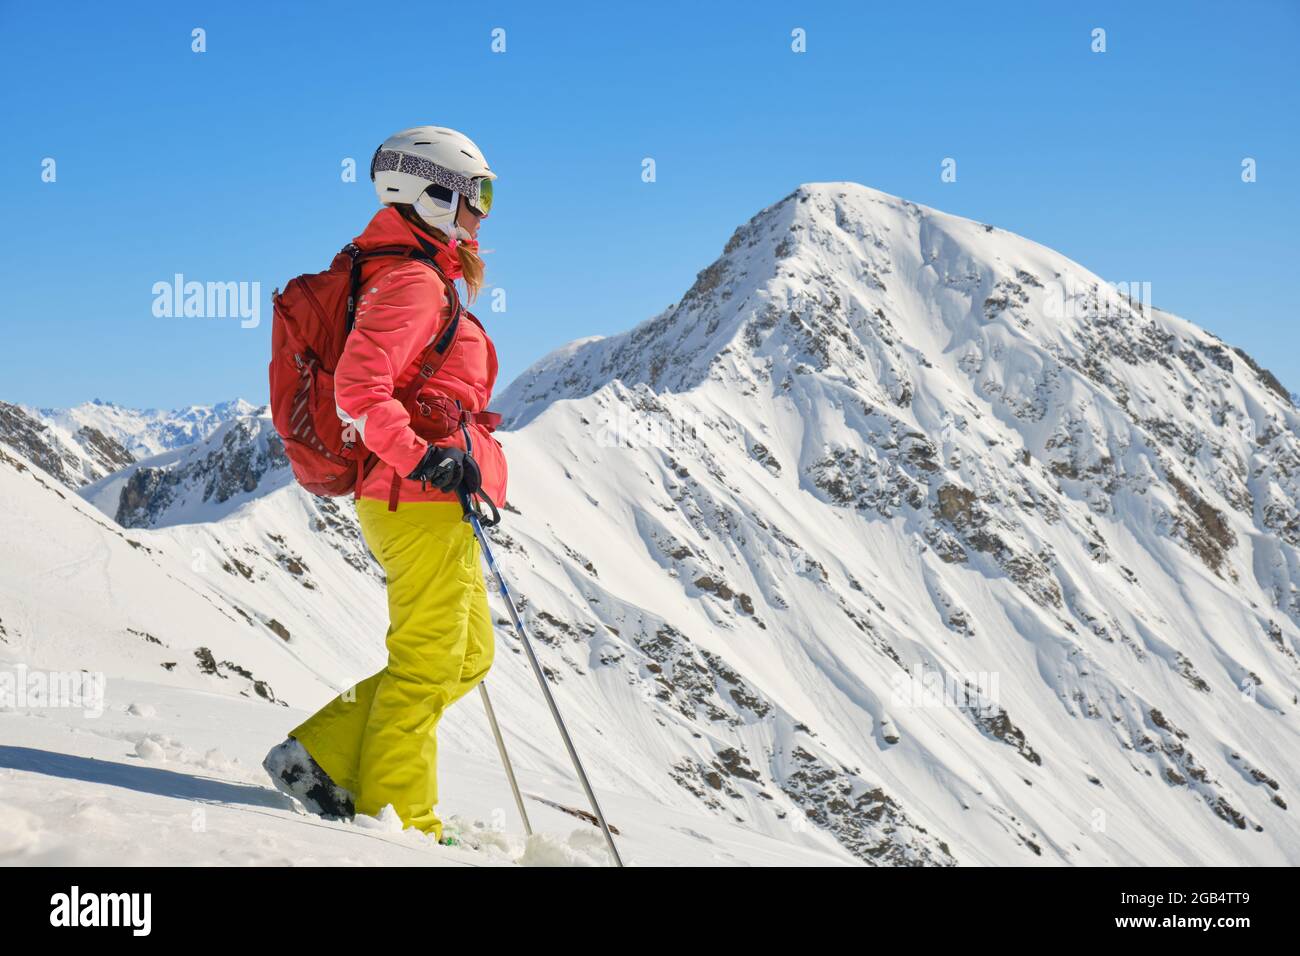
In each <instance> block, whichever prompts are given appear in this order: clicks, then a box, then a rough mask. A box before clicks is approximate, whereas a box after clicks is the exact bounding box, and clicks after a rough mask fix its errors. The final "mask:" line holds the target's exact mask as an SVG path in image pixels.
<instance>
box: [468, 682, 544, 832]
mask: <svg viewBox="0 0 1300 956" xmlns="http://www.w3.org/2000/svg"><path fill="white" fill-rule="evenodd" d="M478 689H479V693H480V694H481V695H482V697H483V709H484V710H486V711H487V717H488V723H489V724H491V725H492V736H493V737H495V738H496V739H497V753H499V754H501V763H502V765H503V766H504V767H505V768H506V779H507V780H509V781H510V789H511V790H512V791H513V792H514V795H515V806H516V807H518V808H519V817H520V819H522V820H523V821H524V835H525V836H532V835H533V827H532V824H530V823H529V822H528V811H527V810H525V809H524V798H523V796H522V795H521V794H520V793H519V784H518V783H517V782H516V781H515V769H514V767H512V766H510V757H509V755H508V754H507V753H506V742H505V738H504V737H502V736H501V727H500V726H499V725H498V724H497V715H496V711H494V710H493V709H492V698H491V697H489V696H488V691H487V682H486V681H479V685H478Z"/></svg>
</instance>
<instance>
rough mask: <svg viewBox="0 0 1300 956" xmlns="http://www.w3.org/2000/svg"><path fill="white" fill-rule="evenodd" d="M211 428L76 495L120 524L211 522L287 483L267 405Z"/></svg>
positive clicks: (281, 448) (288, 477)
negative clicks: (194, 439) (203, 435)
mask: <svg viewBox="0 0 1300 956" xmlns="http://www.w3.org/2000/svg"><path fill="white" fill-rule="evenodd" d="M240 406H241V407H246V408H248V409H251V410H252V413H251V414H241V415H238V416H236V417H233V418H230V419H228V420H227V421H225V422H223V423H222V424H221V425H219V426H218V427H217V428H216V430H215V431H213V432H212V433H211V434H210V435H208V437H207V438H205V439H203V440H202V441H199V442H195V443H194V444H191V445H184V446H182V447H180V448H176V449H173V450H170V451H165V452H162V453H161V454H158V455H154V456H153V457H150V458H146V459H144V460H143V461H140V462H136V463H135V464H133V465H130V466H129V467H126V468H123V469H122V470H120V471H117V472H114V473H113V474H112V475H109V476H108V477H106V478H103V479H100V480H99V481H97V482H95V483H93V484H91V485H88V486H86V487H85V488H83V489H82V490H81V494H82V497H84V498H85V499H86V500H87V501H89V502H91V503H92V504H94V505H95V506H96V507H97V508H99V509H100V510H101V511H103V512H104V513H105V514H107V515H109V516H110V517H112V518H113V519H114V520H115V521H117V523H118V524H120V525H122V526H123V527H127V528H143V527H160V526H164V525H175V524H188V523H195V522H201V521H216V520H219V519H220V518H223V517H225V516H227V515H230V514H232V513H233V512H235V511H236V510H237V509H239V508H240V507H241V506H243V505H245V504H247V503H248V502H250V501H253V500H256V499H258V498H260V497H262V496H264V495H266V494H268V493H270V492H271V491H274V490H276V489H277V488H282V487H284V486H286V485H287V484H289V483H291V482H292V480H293V475H292V473H291V471H290V468H289V460H288V458H287V457H286V456H285V452H284V445H283V443H282V442H281V440H280V437H279V435H277V434H276V432H275V427H274V426H273V424H272V422H271V413H270V409H269V408H268V407H266V406H263V407H261V408H254V407H253V406H251V405H248V403H246V402H244V403H240Z"/></svg>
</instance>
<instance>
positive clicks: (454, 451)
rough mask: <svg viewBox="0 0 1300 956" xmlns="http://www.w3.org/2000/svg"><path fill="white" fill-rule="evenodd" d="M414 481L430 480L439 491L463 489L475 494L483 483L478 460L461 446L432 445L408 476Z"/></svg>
mask: <svg viewBox="0 0 1300 956" xmlns="http://www.w3.org/2000/svg"><path fill="white" fill-rule="evenodd" d="M406 477H407V478H410V479H411V480H412V481H420V482H428V483H429V484H431V485H433V487H435V488H437V489H438V490H439V491H453V490H456V489H458V488H459V489H463V490H464V491H465V493H466V494H470V495H472V494H474V493H475V492H476V491H478V490H479V488H481V487H482V485H483V476H482V475H481V474H480V473H479V470H478V462H476V461H475V460H474V456H473V455H469V454H467V453H466V452H464V451H462V450H461V449H459V448H454V447H453V448H439V447H438V446H437V445H430V446H429V447H428V449H426V450H425V452H424V457H423V458H421V459H420V463H419V464H418V465H416V466H415V470H414V471H412V472H411V473H410V474H409V475H407V476H406Z"/></svg>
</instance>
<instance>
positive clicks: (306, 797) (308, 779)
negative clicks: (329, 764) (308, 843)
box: [262, 737, 356, 820]
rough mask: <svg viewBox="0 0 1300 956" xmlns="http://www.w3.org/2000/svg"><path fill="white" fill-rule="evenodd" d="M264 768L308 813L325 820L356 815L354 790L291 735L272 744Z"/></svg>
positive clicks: (349, 817) (283, 790)
mask: <svg viewBox="0 0 1300 956" xmlns="http://www.w3.org/2000/svg"><path fill="white" fill-rule="evenodd" d="M262 769H263V770H265V771H266V772H267V775H268V776H270V778H271V782H272V783H274V784H275V788H276V789H277V790H279V791H280V792H281V793H283V794H284V795H285V796H288V797H292V798H293V799H294V800H297V801H298V802H299V803H301V804H302V805H303V806H304V807H306V808H307V811H308V812H309V813H314V814H316V816H318V817H324V818H325V819H326V820H351V819H352V818H353V817H354V816H356V808H355V807H354V805H353V802H352V794H350V793H348V792H347V791H346V790H344V789H343V788H342V787H340V786H339V785H338V784H336V783H335V782H334V781H333V780H331V779H330V778H329V774H327V773H326V772H325V771H324V770H323V769H321V765H320V764H318V763H317V762H316V761H315V760H313V759H312V756H311V754H309V753H308V752H307V748H306V747H304V746H303V745H302V744H300V743H299V742H298V741H296V740H294V739H293V738H292V737H289V738H287V739H286V740H285V741H284V743H282V744H279V745H277V746H275V747H272V748H271V750H270V752H269V753H268V754H267V755H266V758H265V759H264V760H263V761H262Z"/></svg>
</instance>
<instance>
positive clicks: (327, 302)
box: [270, 243, 462, 497]
mask: <svg viewBox="0 0 1300 956" xmlns="http://www.w3.org/2000/svg"><path fill="white" fill-rule="evenodd" d="M385 256H386V257H392V258H395V259H415V260H416V261H419V262H423V263H424V264H425V265H427V266H429V267H430V268H432V269H433V270H434V271H435V272H437V273H438V275H439V276H440V277H441V278H442V280H443V285H444V286H446V288H447V289H448V290H449V291H448V294H449V295H450V296H451V302H452V309H451V319H450V321H449V322H448V323H447V328H446V330H445V331H444V332H443V333H442V334H441V335H439V336H436V337H435V338H434V341H433V342H431V343H430V344H429V346H428V347H427V348H426V349H425V350H424V352H422V353H421V354H420V356H419V359H418V361H419V362H420V374H418V375H416V376H415V377H414V378H413V379H412V380H411V383H410V385H408V386H407V387H406V388H405V389H403V390H402V392H401V393H400V394H398V395H397V396H396V397H397V398H398V399H399V400H400V401H401V402H402V404H404V405H407V406H410V405H411V404H412V402H413V400H414V399H415V398H416V396H417V395H418V394H419V390H420V387H421V386H422V385H423V384H424V383H425V382H426V381H427V380H428V379H429V378H430V377H431V376H432V375H433V373H434V372H436V371H437V370H438V368H439V367H440V366H441V365H442V363H443V361H445V359H446V358H447V355H448V353H450V351H451V346H452V343H453V342H454V341H455V338H456V331H457V328H458V327H459V325H460V317H461V311H462V310H461V305H460V298H459V296H457V294H456V286H455V283H453V282H451V281H450V280H449V279H447V277H446V276H445V275H443V273H442V270H441V269H439V268H438V266H437V264H436V263H435V262H434V261H433V259H432V258H431V257H429V256H428V255H427V254H425V253H424V252H422V251H420V250H418V249H404V248H392V249H372V250H367V251H362V250H361V249H360V248H358V247H357V246H356V245H355V244H353V243H348V245H346V246H344V247H343V251H341V252H340V253H339V254H338V255H336V256H335V257H334V261H333V262H332V263H331V264H330V267H329V269H328V270H327V271H325V272H317V273H315V274H310V275H300V276H298V277H296V278H294V279H290V280H289V283H288V284H287V285H286V286H285V287H284V291H283V292H281V291H279V290H277V291H276V292H274V293H273V294H272V296H271V301H272V303H273V304H274V318H273V319H272V321H271V365H270V379H271V420H272V422H273V424H274V425H275V430H276V431H277V432H278V433H279V435H280V438H281V439H282V440H283V441H284V450H285V453H286V454H287V455H288V457H289V463H290V464H291V465H292V466H293V474H294V477H295V478H297V479H298V483H299V484H301V485H302V486H303V487H304V488H306V489H307V490H308V491H310V492H311V493H312V494H314V495H325V496H329V497H333V496H336V495H344V494H347V493H349V492H352V491H359V490H360V488H361V480H362V478H364V477H365V476H366V475H367V474H368V473H369V471H370V469H371V468H372V467H374V464H375V462H376V461H378V460H379V459H378V457H377V456H376V455H375V454H373V453H372V452H371V451H370V450H369V449H368V448H366V446H365V443H364V442H362V441H361V436H360V435H359V434H358V433H357V430H356V426H354V425H351V424H347V423H344V422H343V421H342V420H340V419H339V416H338V411H337V409H336V408H335V405H334V370H335V368H336V367H337V365H338V361H339V358H340V356H342V354H343V344H344V343H345V342H346V341H347V337H348V334H349V333H350V332H351V331H352V325H353V323H354V322H355V320H356V305H357V287H358V285H359V284H360V281H361V263H362V262H364V261H365V260H367V259H375V258H379V257H385ZM421 404H423V403H421ZM421 410H423V409H421ZM426 414H427V413H426Z"/></svg>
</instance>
